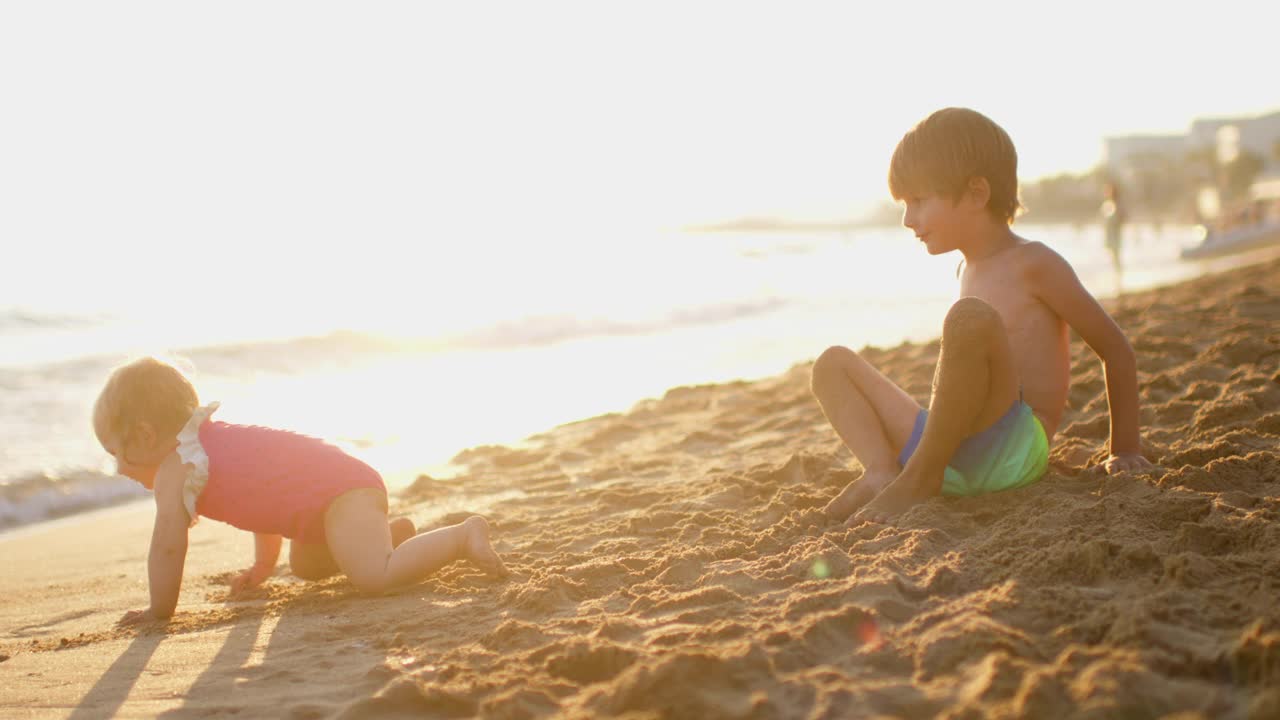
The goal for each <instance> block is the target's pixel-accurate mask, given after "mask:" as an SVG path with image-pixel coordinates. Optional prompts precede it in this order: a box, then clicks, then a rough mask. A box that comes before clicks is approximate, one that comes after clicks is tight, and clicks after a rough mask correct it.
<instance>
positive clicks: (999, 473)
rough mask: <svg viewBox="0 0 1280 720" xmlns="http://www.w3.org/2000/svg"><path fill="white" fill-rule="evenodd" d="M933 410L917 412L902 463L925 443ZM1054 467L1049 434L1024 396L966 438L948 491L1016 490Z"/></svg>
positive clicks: (946, 480)
mask: <svg viewBox="0 0 1280 720" xmlns="http://www.w3.org/2000/svg"><path fill="white" fill-rule="evenodd" d="M928 416H929V411H928V410H921V411H920V414H919V415H917V416H916V424H915V427H914V428H913V429H912V430H911V439H910V440H908V441H907V446H906V447H905V448H903V449H902V453H901V454H900V455H898V464H899V465H906V464H907V459H908V458H910V457H911V454H912V453H914V452H915V451H916V446H917V445H919V444H920V435H921V434H922V433H923V432H924V422H925V419H926V418H927V417H928ZM1048 467H1049V438H1048V436H1046V435H1045V432H1044V427H1042V426H1041V425H1040V419H1039V418H1037V417H1036V416H1035V413H1033V412H1031V406H1029V405H1027V404H1026V403H1025V402H1023V401H1022V400H1021V399H1018V400H1016V401H1014V403H1013V407H1011V408H1009V412H1007V413H1005V414H1004V415H1003V416H1001V418H1000V419H999V420H997V421H995V423H994V424H993V425H992V426H991V427H989V428H987V429H986V430H983V431H982V432H980V433H977V434H976V435H971V436H969V437H967V438H965V440H964V442H962V443H960V447H958V448H956V452H955V454H954V455H952V456H951V462H949V463H947V469H946V472H945V473H944V475H943V479H942V494H943V495H985V494H986V493H993V492H999V491H1000V490H1012V489H1014V488H1020V487H1023V486H1024V485H1030V484H1031V483H1033V482H1035V481H1036V480H1039V479H1040V477H1041V476H1042V475H1044V471H1045V470H1046V469H1047V468H1048Z"/></svg>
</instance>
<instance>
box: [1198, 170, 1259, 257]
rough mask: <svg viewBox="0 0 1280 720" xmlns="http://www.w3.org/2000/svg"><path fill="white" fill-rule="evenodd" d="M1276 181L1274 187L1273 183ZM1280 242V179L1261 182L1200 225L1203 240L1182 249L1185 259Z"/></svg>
mask: <svg viewBox="0 0 1280 720" xmlns="http://www.w3.org/2000/svg"><path fill="white" fill-rule="evenodd" d="M1272 184H1274V185H1275V187H1271V185H1272ZM1271 245H1280V182H1276V183H1271V184H1266V185H1264V184H1258V185H1255V187H1254V192H1253V197H1252V198H1251V199H1249V200H1248V201H1246V202H1244V203H1242V204H1240V205H1237V206H1235V207H1234V208H1232V209H1231V211H1230V212H1227V213H1223V214H1222V216H1221V217H1220V218H1219V219H1218V221H1217V222H1216V223H1213V224H1207V225H1201V226H1200V242H1199V243H1198V244H1196V245H1193V246H1191V247H1187V248H1183V249H1182V257H1183V259H1186V260H1198V259H1202V258H1212V257H1219V256H1222V255H1231V254H1234V253H1241V252H1247V251H1249V250H1256V249H1258V248H1264V247H1268V246H1271Z"/></svg>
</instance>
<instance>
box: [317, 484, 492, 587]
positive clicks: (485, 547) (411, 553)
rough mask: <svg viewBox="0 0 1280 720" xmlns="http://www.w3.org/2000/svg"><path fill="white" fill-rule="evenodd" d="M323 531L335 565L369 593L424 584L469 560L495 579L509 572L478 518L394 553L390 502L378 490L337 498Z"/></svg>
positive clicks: (431, 534) (412, 541) (409, 542)
mask: <svg viewBox="0 0 1280 720" xmlns="http://www.w3.org/2000/svg"><path fill="white" fill-rule="evenodd" d="M324 530H325V538H326V539H327V540H328V544H329V550H330V552H332V553H333V559H334V561H335V562H336V563H337V565H338V567H339V568H340V569H341V570H342V572H343V573H344V574H346V576H347V577H348V578H350V579H351V582H352V583H354V584H355V586H356V587H358V588H360V589H361V590H363V591H365V592H380V591H382V590H385V589H387V588H391V587H395V586H397V585H404V584H406V583H410V582H415V581H417V580H421V579H422V578H425V577H426V576H428V575H430V574H431V573H433V572H435V571H436V570H438V569H440V568H442V567H444V566H445V565H448V564H449V563H452V562H454V561H455V560H470V561H471V562H473V563H475V564H476V565H478V566H480V567H481V568H483V569H484V570H486V571H488V572H491V573H493V574H495V575H505V574H506V572H507V570H506V567H505V566H504V565H503V564H502V560H501V559H500V558H499V557H498V555H497V553H495V552H494V551H493V547H492V546H491V545H490V543H489V524H488V523H487V522H485V520H484V518H481V517H479V516H473V517H469V518H467V519H466V520H465V521H463V522H461V523H458V524H457V525H450V526H449V527H443V528H438V529H436V530H432V531H431V532H427V533H422V534H421V535H415V536H413V537H411V538H409V539H408V540H406V541H405V542H404V543H402V544H401V545H400V546H399V547H395V548H393V547H392V543H391V532H390V530H389V528H388V527H387V510H386V496H385V494H384V493H383V492H381V491H379V490H373V489H361V490H352V491H350V492H347V493H345V494H343V495H341V496H339V497H338V498H337V499H336V500H334V501H333V502H332V503H331V504H330V505H329V509H328V511H326V513H325V519H324Z"/></svg>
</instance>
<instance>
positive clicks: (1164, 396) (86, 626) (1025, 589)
mask: <svg viewBox="0 0 1280 720" xmlns="http://www.w3.org/2000/svg"><path fill="white" fill-rule="evenodd" d="M1109 308H1110V309H1111V310H1112V313H1113V315H1114V317H1115V318H1116V320H1117V321H1118V322H1119V323H1120V324H1121V326H1122V327H1124V328H1126V330H1127V331H1128V333H1129V335H1130V337H1131V339H1132V341H1133V345H1134V347H1135V349H1136V350H1137V353H1138V359H1139V368H1140V377H1139V380H1140V387H1141V395H1142V419H1143V425H1144V442H1145V449H1146V451H1147V453H1148V456H1149V457H1150V458H1151V459H1152V460H1153V461H1155V462H1157V463H1159V464H1160V466H1161V467H1160V468H1159V469H1158V470H1157V471H1155V472H1152V473H1150V474H1147V475H1134V476H1118V477H1107V476H1105V475H1102V474H1100V473H1098V472H1097V471H1096V470H1093V469H1091V466H1092V465H1094V464H1096V463H1097V462H1098V461H1099V460H1100V459H1101V458H1102V457H1104V455H1105V450H1104V448H1105V441H1106V436H1107V428H1108V418H1107V405H1106V398H1105V394H1104V388H1103V380H1102V375H1101V368H1100V365H1099V363H1098V361H1097V360H1096V358H1094V357H1093V355H1092V354H1091V353H1090V351H1089V350H1088V349H1087V348H1086V347H1084V345H1083V343H1081V342H1080V341H1079V340H1078V339H1075V340H1074V342H1073V350H1074V358H1073V370H1072V381H1073V387H1072V390H1071V394H1070V403H1069V404H1070V407H1069V409H1068V411H1067V415H1066V418H1065V420H1064V422H1063V424H1062V428H1063V429H1062V431H1061V432H1060V434H1059V437H1058V438H1057V441H1056V446H1055V448H1054V450H1053V454H1052V458H1051V467H1050V470H1049V473H1048V474H1047V475H1046V477H1045V478H1044V479H1043V480H1042V481H1041V482H1039V483H1038V484H1036V485H1034V486H1031V487H1029V488H1025V489H1021V490H1016V491H1011V492H1007V493H1002V494H998V495H992V496H987V497H982V498H968V499H936V500H932V501H930V502H928V503H925V504H923V505H920V506H917V507H916V508H914V509H913V510H911V511H910V512H908V513H907V514H906V515H904V516H903V517H902V518H900V520H899V523H898V525H897V526H896V527H887V526H882V525H863V526H861V527H858V528H854V529H845V528H841V527H832V526H829V525H828V524H827V523H825V522H824V521H823V520H822V518H821V517H820V514H819V512H818V510H819V508H821V507H822V506H823V505H824V504H825V503H826V502H827V500H829V499H830V498H831V497H832V496H833V495H834V494H835V493H836V492H837V491H838V490H839V489H840V488H841V487H843V486H844V485H845V484H846V483H847V482H849V480H851V479H852V478H854V477H856V476H857V475H858V474H859V472H860V469H859V467H858V465H857V463H856V462H854V461H853V460H852V458H851V456H850V455H849V453H848V451H846V450H844V449H843V448H842V446H841V445H840V443H839V441H838V440H837V439H836V437H835V435H834V433H833V432H832V431H831V430H830V428H829V427H828V426H827V425H826V423H825V422H824V420H823V418H822V415H821V414H820V412H819V410H818V407H817V405H816V403H815V402H814V401H813V399H812V397H811V396H810V394H809V391H808V377H809V370H810V367H811V365H810V363H808V362H805V363H801V364H798V365H796V366H795V367H794V368H792V369H791V370H790V371H789V372H786V373H784V374H782V375H779V376H777V377H772V378H768V379H764V380H759V381H755V382H736V383H727V384H720V385H708V386H699V387H682V388H676V389H673V390H671V391H669V392H667V393H666V395H665V396H664V397H662V398H661V399H653V400H645V401H642V402H640V403H638V404H637V405H636V406H635V407H634V408H633V409H632V410H630V411H629V412H626V413H620V414H614V415H606V416H602V417H597V418H592V419H590V420H586V421H583V422H578V423H574V424H570V425H566V426H563V427H558V428H555V429H553V430H551V431H549V432H546V433H544V434H541V435H538V436H535V437H533V438H530V439H529V440H528V441H527V442H526V443H524V444H522V445H521V446H519V447H511V448H506V447H482V448H475V449H472V450H469V451H467V452H465V453H463V454H462V455H461V456H460V457H459V459H458V460H459V462H461V463H463V464H464V465H465V466H466V468H467V472H466V473H465V475H463V476H462V477H460V478H458V479H454V480H449V481H436V480H432V479H430V478H426V477H424V478H420V479H419V481H418V482H417V483H416V484H415V485H414V486H413V487H412V488H411V489H410V490H408V491H407V492H406V493H404V495H403V496H402V497H399V498H397V499H396V508H397V510H399V511H400V512H403V513H405V514H408V515H409V516H411V517H414V518H415V519H416V520H417V521H418V522H419V523H420V524H423V525H428V526H430V525H432V524H439V523H442V522H449V521H454V520H456V519H458V518H460V517H463V516H464V515H465V512H466V511H477V512H483V513H485V514H486V515H487V516H488V517H489V518H490V519H491V520H492V522H493V525H494V528H495V532H496V535H495V537H496V540H497V547H498V549H499V550H500V551H501V552H502V553H503V555H504V557H505V558H506V559H507V562H508V563H509V565H510V566H511V567H512V568H513V570H514V571H515V572H516V575H515V576H514V577H513V578H511V579H509V580H505V581H499V580H493V579H490V578H488V577H487V576H485V575H483V574H482V573H480V572H479V571H477V570H475V569H474V568H470V567H468V566H465V565H455V566H452V567H450V568H447V569H446V570H444V571H442V572H441V573H439V574H438V575H437V576H435V577H433V578H431V579H429V580H427V581H425V582H423V583H421V584H418V585H415V586H413V587H410V588H407V589H404V590H400V591H397V592H393V593H389V594H387V595H386V596H385V597H380V598H366V597H361V596H359V595H358V594H357V593H355V592H354V590H353V589H352V588H351V586H350V585H349V584H348V583H347V582H346V581H345V580H340V579H339V580H331V581H326V582H321V583H314V584H306V583H302V582H299V581H296V580H294V579H292V578H290V577H288V575H287V572H286V570H287V568H286V567H285V566H283V565H282V566H281V567H280V568H279V569H278V572H277V575H276V576H275V577H273V578H272V579H271V580H269V581H268V583H267V585H266V586H264V588H262V589H261V590H259V591H257V592H255V593H254V594H253V595H251V596H249V597H248V598H245V599H241V600H237V601H229V600H228V599H227V597H226V592H225V589H224V588H225V582H226V580H227V578H228V573H229V572H230V571H232V570H233V569H236V568H239V567H241V566H243V565H245V564H247V563H248V559H249V557H250V554H251V546H252V541H251V540H250V539H249V538H248V536H246V535H245V534H243V533H239V532H238V531H235V530H233V529H231V528H229V527H227V526H225V525H220V524H218V523H215V522H210V521H204V522H202V523H200V524H199V525H198V526H197V527H196V528H195V529H194V530H193V532H192V542H191V550H190V553H189V557H188V561H187V580H186V584H185V586H184V589H183V596H182V602H181V605H180V612H179V614H178V615H177V616H176V617H175V618H174V620H173V622H172V623H170V624H169V625H168V626H167V627H148V628H143V629H140V630H139V629H128V630H122V629H116V628H115V627H114V625H113V623H114V621H115V619H116V618H118V617H119V616H120V615H121V614H122V613H123V612H124V611H125V610H127V609H130V608H134V607H142V606H144V605H145V597H146V585H145V555H146V544H147V537H148V534H149V518H150V510H149V508H148V507H147V506H145V505H143V506H134V507H131V508H124V509H116V510H113V511H108V512H104V513H99V514H97V515H96V516H94V517H92V518H88V519H81V520H79V521H77V522H75V523H64V524H61V525H58V526H55V527H51V528H47V529H41V530H34V531H30V532H27V533H23V534H20V535H18V536H16V537H9V538H8V539H6V540H4V541H3V542H0V557H3V564H4V567H5V569H6V570H5V573H6V577H5V593H4V603H3V606H0V620H2V624H0V628H2V631H3V635H0V658H3V660H2V661H0V716H3V717H6V718H26V717H39V718H44V717H73V718H90V717H107V716H113V715H115V716H119V717H154V716H160V717H197V716H198V717H205V716H221V715H231V714H236V715H238V716H239V717H287V718H327V717H344V718H365V717H396V716H405V717H432V718H437V717H469V716H485V717H496V718H533V717H549V716H556V717H570V718H590V717H612V716H625V717H629V718H646V717H689V718H773V717H785V718H808V717H814V718H817V717H832V718H836V717H901V718H920V717H943V718H1057V717H1073V718H1076V717H1080V718H1158V717H1174V716H1176V717H1177V718H1179V719H1180V720H1185V719H1187V718H1275V717H1280V595H1278V592H1280V322H1278V321H1280V262H1268V263H1265V264H1259V265H1255V266H1251V267H1247V268H1243V269H1238V270H1233V271H1230V272H1227V273H1223V274H1218V275H1211V276H1205V277H1202V278H1200V279H1197V280H1194V281H1191V282H1187V283H1185V284H1182V285H1178V286H1174V287H1170V288H1162V289H1157V290H1154V291H1150V292H1144V293H1141V294H1134V295H1130V296H1126V297H1123V298H1122V299H1120V300H1118V301H1115V302H1111V303H1109ZM833 340H834V339H833ZM821 350H822V348H797V354H798V355H804V354H806V353H808V354H810V355H811V356H816V355H817V353H818V352H819V351H821ZM866 352H867V354H868V356H870V357H871V358H873V359H874V360H875V361H876V362H877V363H878V364H879V365H880V367H882V368H883V369H884V370H885V372H886V374H888V375H889V376H890V377H891V378H893V379H895V380H896V381H898V382H899V383H901V384H902V385H903V386H904V387H906V388H908V390H909V392H911V393H912V394H914V395H915V396H917V397H918V398H919V399H921V400H922V401H924V400H925V399H926V396H927V393H928V388H929V380H930V377H931V373H932V368H933V363H934V360H935V356H936V352H937V346H936V343H934V344H925V345H909V344H908V345H902V346H899V347H895V348H891V349H868V350H867V351H866ZM442 508H446V509H449V510H450V511H449V512H448V514H446V515H444V516H442V515H441V512H442V510H441V509H442ZM1178 713H1181V714H1178Z"/></svg>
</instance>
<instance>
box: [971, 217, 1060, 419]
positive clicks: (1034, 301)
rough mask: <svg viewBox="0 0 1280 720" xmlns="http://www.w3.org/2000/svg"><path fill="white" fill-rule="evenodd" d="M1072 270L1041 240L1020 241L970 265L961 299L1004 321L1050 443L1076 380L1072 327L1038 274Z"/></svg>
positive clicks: (1027, 397)
mask: <svg viewBox="0 0 1280 720" xmlns="http://www.w3.org/2000/svg"><path fill="white" fill-rule="evenodd" d="M1064 270H1065V271H1066V272H1070V269H1069V268H1068V267H1067V266H1066V263H1065V261H1063V260H1062V258H1061V257H1059V256H1058V255H1057V253H1055V252H1053V251H1052V250H1050V249H1049V248H1048V247H1046V246H1044V245H1042V244H1041V243H1038V242H1029V241H1027V240H1024V239H1022V238H1018V242H1017V244H1016V245H1014V246H1012V247H1009V248H1006V249H1004V250H1001V251H999V252H997V253H995V254H993V255H991V256H990V257H987V258H983V259H981V260H976V261H970V262H967V263H966V264H965V267H964V270H963V272H962V273H961V275H960V295H961V297H965V296H973V297H977V298H980V299H982V300H984V301H986V302H987V304H989V305H991V307H993V308H995V310H996V312H998V313H1000V318H1001V320H1003V321H1004V326H1005V331H1006V332H1007V333H1008V335H1009V345H1010V349H1011V350H1012V351H1013V356H1014V361H1015V363H1016V366H1017V373H1018V381H1019V383H1020V384H1021V386H1022V397H1023V400H1024V401H1025V402H1026V403H1027V404H1028V405H1030V406H1031V409H1032V410H1033V411H1034V412H1035V414H1036V416H1037V417H1039V418H1040V422H1041V424H1043V425H1044V429H1045V433H1046V434H1047V435H1048V436H1049V439H1050V441H1052V439H1053V435H1054V433H1055V432H1056V431H1057V429H1058V423H1059V422H1061V420H1062V412H1063V409H1064V408H1065V406H1066V400H1067V390H1068V386H1069V383H1070V380H1071V356H1070V352H1069V336H1068V331H1069V327H1068V325H1067V323H1066V321H1065V320H1064V319H1063V318H1062V316H1060V315H1058V314H1057V313H1056V312H1054V310H1053V309H1052V308H1051V307H1050V306H1049V305H1048V304H1047V303H1046V301H1045V299H1044V298H1042V297H1041V296H1040V294H1039V292H1038V290H1039V289H1040V284H1039V283H1037V282H1036V281H1035V278H1038V277H1042V276H1043V275H1045V274H1051V275H1059V274H1061V273H1062V272H1063V271H1064Z"/></svg>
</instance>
